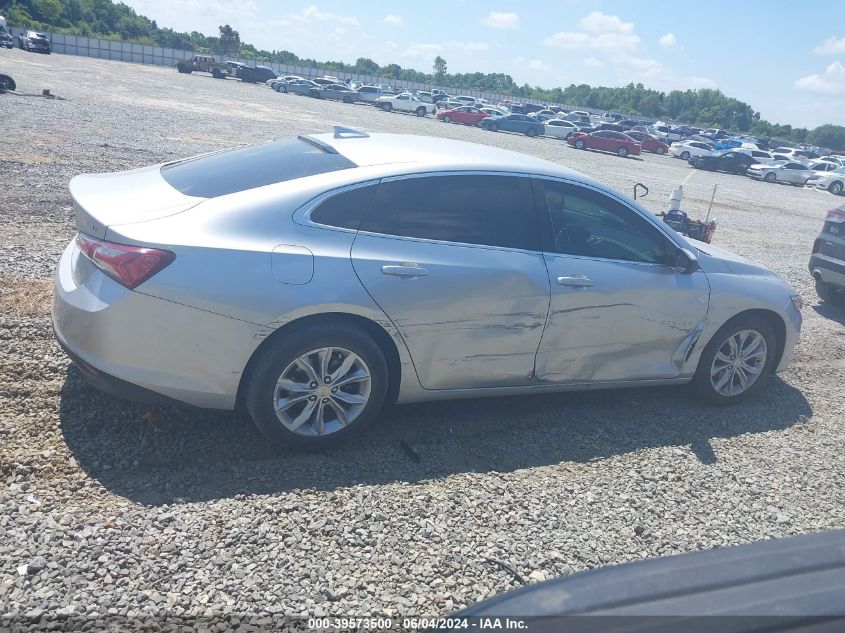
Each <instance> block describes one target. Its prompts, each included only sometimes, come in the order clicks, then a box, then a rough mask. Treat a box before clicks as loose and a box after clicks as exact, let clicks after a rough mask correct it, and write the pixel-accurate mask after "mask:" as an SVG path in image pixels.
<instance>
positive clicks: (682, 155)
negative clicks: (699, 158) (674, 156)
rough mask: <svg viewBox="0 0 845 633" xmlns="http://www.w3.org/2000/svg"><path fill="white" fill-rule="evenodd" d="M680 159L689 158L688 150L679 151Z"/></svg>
mask: <svg viewBox="0 0 845 633" xmlns="http://www.w3.org/2000/svg"><path fill="white" fill-rule="evenodd" d="M680 158H681V160H689V152H681V156H680Z"/></svg>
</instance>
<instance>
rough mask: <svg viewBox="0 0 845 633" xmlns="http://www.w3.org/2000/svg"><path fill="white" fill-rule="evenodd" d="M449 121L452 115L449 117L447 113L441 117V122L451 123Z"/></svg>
mask: <svg viewBox="0 0 845 633" xmlns="http://www.w3.org/2000/svg"><path fill="white" fill-rule="evenodd" d="M451 122H452V117H450V116H449V115H448V114H447V115H446V116H444V117H443V123H451Z"/></svg>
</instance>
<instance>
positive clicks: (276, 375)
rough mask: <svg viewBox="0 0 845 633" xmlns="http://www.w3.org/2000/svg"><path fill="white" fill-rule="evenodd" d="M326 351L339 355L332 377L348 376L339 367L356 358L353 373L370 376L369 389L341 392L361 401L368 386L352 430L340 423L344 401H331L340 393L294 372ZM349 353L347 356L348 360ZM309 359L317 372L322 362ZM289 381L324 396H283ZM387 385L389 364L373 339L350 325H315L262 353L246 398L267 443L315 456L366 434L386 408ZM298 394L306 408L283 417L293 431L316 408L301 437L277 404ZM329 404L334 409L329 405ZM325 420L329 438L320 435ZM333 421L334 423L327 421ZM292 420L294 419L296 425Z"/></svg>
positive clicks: (358, 385) (354, 386)
mask: <svg viewBox="0 0 845 633" xmlns="http://www.w3.org/2000/svg"><path fill="white" fill-rule="evenodd" d="M326 348H334V352H333V353H332V355H331V356H330V357H329V362H331V363H333V364H332V365H329V366H328V367H329V372H338V371H343V367H342V366H340V367H338V363H342V362H344V361H345V360H346V358H348V357H349V356H348V355H349V354H350V353H351V354H352V355H354V356H356V357H357V358H358V360H359V361H361V362H360V363H359V362H357V361H356V364H355V365H353V366H352V368H350V369H349V370H348V371H355V373H356V374H359V375H360V374H361V373H362V371H363V372H364V373H368V374H369V382H368V383H367V382H364V381H359V382H352V383H350V385H349V386H348V387H346V389H349V390H350V391H352V393H348V392H345V391H344V390H343V389H341V393H347V395H360V393H357V392H355V391H354V390H365V389H366V386H367V385H368V389H366V391H367V393H366V396H365V400H364V403H363V409H359V410H357V411H355V417H354V418H352V421H351V422H350V423H349V424H348V425H347V426H344V425H342V424H341V423H340V422H339V420H338V418H337V409H336V408H335V406H339V405H335V403H337V402H341V400H340V399H336V398H335V396H332V395H330V394H331V393H334V392H333V391H331V392H330V391H329V390H328V389H330V387H329V385H330V384H331V383H327V384H325V385H324V383H320V384H318V383H317V382H316V381H315V382H311V383H310V384H308V385H306V383H305V382H304V381H305V380H307V378H306V376H307V374H306V373H305V372H304V371H302V370H301V369H298V368H297V367H295V366H294V364H295V362H296V361H297V359H300V358H302V357H303V356H304V355H306V354H307V353H308V352H311V351H317V350H325V349H326ZM344 353H346V354H347V355H346V356H344ZM338 354H340V357H338ZM309 358H310V359H311V361H312V362H311V367H312V368H315V369H316V367H315V365H314V363H316V362H318V361H319V359H320V356H318V355H316V354H315V355H312V356H310V357H309ZM341 359H343V360H341ZM344 375H345V376H347V377H348V376H349V375H351V374H341V375H340V376H339V378H338V379H342V378H343V376H344ZM283 377H287V378H288V380H289V381H292V382H291V383H289V384H299V385H302V386H303V387H306V386H307V387H312V388H314V385H317V387H316V388H315V389H320V390H322V391H324V393H322V394H318V395H314V394H312V395H306V394H307V393H308V391H297V390H290V391H287V390H285V389H284V388H281V394H280V393H279V389H280V387H279V385H278V384H277V381H279V380H280V379H282V378H283ZM387 382H388V374H387V362H386V361H385V358H384V354H383V353H382V351H381V349H380V348H379V346H378V345H377V344H376V343H375V341H373V339H372V338H370V337H369V336H368V335H367V334H365V333H364V332H363V331H361V330H360V329H358V328H356V327H354V326H351V325H347V324H333V325H311V326H305V327H303V328H301V329H299V330H297V331H296V332H293V333H292V334H291V335H289V336H285V337H280V338H279V339H277V340H276V341H274V342H272V343H271V344H270V345H269V347H268V348H267V349H265V350H263V351H262V352H260V356H258V357H257V358H256V359H255V360H254V364H253V366H252V370H251V371H250V374H249V376H248V382H247V385H246V389H245V393H244V398H245V404H246V408H247V410H248V411H249V414H250V416H251V417H252V420H253V422H255V425H256V426H257V427H258V428H259V430H260V431H261V432H262V433H263V434H264V436H265V437H267V439H269V440H270V441H272V442H274V443H277V444H281V445H284V446H295V447H298V448H305V449H312V450H313V449H321V448H326V447H328V446H333V445H336V444H338V443H340V442H343V441H345V440H347V439H349V438H350V437H351V436H353V435H357V434H358V433H360V432H361V431H363V430H364V429H365V428H366V427H367V425H369V424H370V423H371V422H372V421H373V419H374V418H375V417H376V415H377V414H378V412H379V410H380V409H381V407H382V405H383V403H384V398H385V395H386V393H387ZM324 386H325V387H326V388H325V389H324ZM297 393H301V394H302V395H301V396H293V397H295V398H297V399H298V400H300V402H297V403H295V404H294V405H293V406H289V409H288V412H285V413H281V414H280V415H282V416H285V418H286V421H287V423H288V424H289V425H290V424H293V423H294V422H295V420H296V418H298V417H299V416H300V415H301V414H302V413H307V412H306V411H305V409H306V408H308V407H309V406H310V407H311V410H312V414H311V415H312V416H313V418H312V417H311V416H309V417H308V419H307V421H306V422H305V423H304V424H302V426H300V427H299V430H298V431H295V430H291V429H290V428H288V426H286V425H285V424H284V423H283V422H282V421H281V418H280V417H279V416H278V415H277V414H276V404H277V398H279V399H280V400H281V399H284V398H285V396H286V394H288V395H287V398H291V395H289V394H297ZM309 402H314V403H316V405H314V404H310V405H309V404H308V403H309ZM327 402H328V403H329V404H323V403H327ZM315 406H316V407H317V408H315ZM323 407H325V409H324V408H323ZM354 409H355V407H354V405H353V406H352V407H350V409H348V410H346V412H347V413H350V412H352V411H354ZM320 414H321V415H322V416H323V417H322V420H323V421H324V426H323V428H324V430H325V431H328V432H327V433H325V434H324V435H319V434H317V433H318V431H317V430H316V429H317V428H318V427H319V423H318V422H317V420H316V416H317V415H320ZM332 417H334V419H326V418H332ZM290 418H294V419H293V420H291V419H290ZM326 425H328V426H326ZM332 427H334V428H335V429H336V430H334V431H330V430H329V429H330V428H332Z"/></svg>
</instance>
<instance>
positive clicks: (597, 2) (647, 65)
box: [123, 0, 845, 127]
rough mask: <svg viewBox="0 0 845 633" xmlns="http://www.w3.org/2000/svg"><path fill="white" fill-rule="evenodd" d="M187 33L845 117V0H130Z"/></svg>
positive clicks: (789, 113)
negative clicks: (811, 0) (703, 94)
mask: <svg viewBox="0 0 845 633" xmlns="http://www.w3.org/2000/svg"><path fill="white" fill-rule="evenodd" d="M123 1H124V2H125V3H126V4H128V5H129V6H131V7H133V8H134V9H135V10H136V12H138V13H140V14H142V15H146V16H147V17H149V18H151V19H154V20H156V21H157V23H158V25H159V26H169V27H171V28H174V29H176V30H177V31H200V32H202V33H205V34H207V35H216V34H217V27H218V26H220V25H221V24H230V25H231V26H232V27H233V28H234V29H235V30H237V31H239V32H240V35H241V41H243V42H247V43H251V44H254V45H255V46H256V47H257V48H259V49H261V48H263V49H267V50H274V49H275V50H289V51H292V52H293V53H296V54H297V55H299V56H300V57H306V58H313V59H316V60H319V61H328V60H333V61H343V62H348V63H354V61H355V60H356V59H357V58H358V57H369V58H371V59H373V60H375V61H376V62H377V63H378V64H379V65H382V66H384V65H387V64H389V63H397V64H399V65H400V66H402V67H404V68H416V69H417V70H422V71H425V72H431V67H432V63H433V61H434V58H435V56H437V55H441V56H442V57H443V58H445V59H446V61H447V63H448V69H449V72H474V71H480V72H485V73H486V72H501V73H506V74H509V75H510V76H511V77H513V79H514V81H516V82H517V83H518V84H520V85H521V84H523V83H529V84H531V85H532V86H535V85H538V86H542V87H544V88H553V87H555V86H562V87H565V86H568V85H569V84H572V83H574V84H580V83H587V84H590V85H591V86H600V85H601V86H620V85H625V84H627V83H630V82H635V83H637V82H642V83H643V84H644V85H645V86H646V87H648V88H655V89H658V90H674V89H687V88H718V89H719V90H721V91H722V92H723V93H725V94H726V95H728V96H731V97H736V98H737V99H740V100H742V101H744V102H746V103H748V104H749V105H751V106H752V107H753V108H754V109H755V110H757V111H759V112H760V114H761V115H762V117H763V118H764V119H767V120H769V121H771V122H772V123H789V124H791V125H793V126H796V127H799V126H800V127H816V126H818V125H821V124H823V123H835V124H839V125H845V2H842V0H834V1H832V2H827V3H824V4H823V5H820V6H819V7H816V8H815V9H814V10H813V11H811V12H809V13H808V11H807V8H806V6H805V5H804V4H803V3H801V2H795V1H794V0H768V1H766V2H763V0H757V1H754V2H741V1H739V0H708V1H707V2H689V1H683V2H678V1H677V0H674V1H667V0H638V1H637V2H636V3H635V2H631V1H630V0H607V1H604V0H553V1H548V2H547V1H545V0H534V1H533V2H518V1H516V0H511V1H505V2H498V1H495V0H494V1H488V2H483V3H482V2H477V1H473V0H427V1H426V2H416V3H411V2H408V3H400V2H381V1H372V0H359V1H358V2H348V1H347V2H341V1H336V0H319V1H317V0H314V2H311V1H308V0H306V1H304V2H291V1H273V0H123Z"/></svg>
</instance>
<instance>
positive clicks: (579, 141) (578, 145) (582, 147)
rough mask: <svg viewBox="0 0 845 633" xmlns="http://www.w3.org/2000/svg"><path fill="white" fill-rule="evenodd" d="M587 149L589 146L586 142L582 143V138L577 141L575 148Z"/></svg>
mask: <svg viewBox="0 0 845 633" xmlns="http://www.w3.org/2000/svg"><path fill="white" fill-rule="evenodd" d="M585 147H587V144H586V143H584V141H582V140H581V139H580V138H579V139H578V140H577V141H575V148H576V149H584V148H585Z"/></svg>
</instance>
